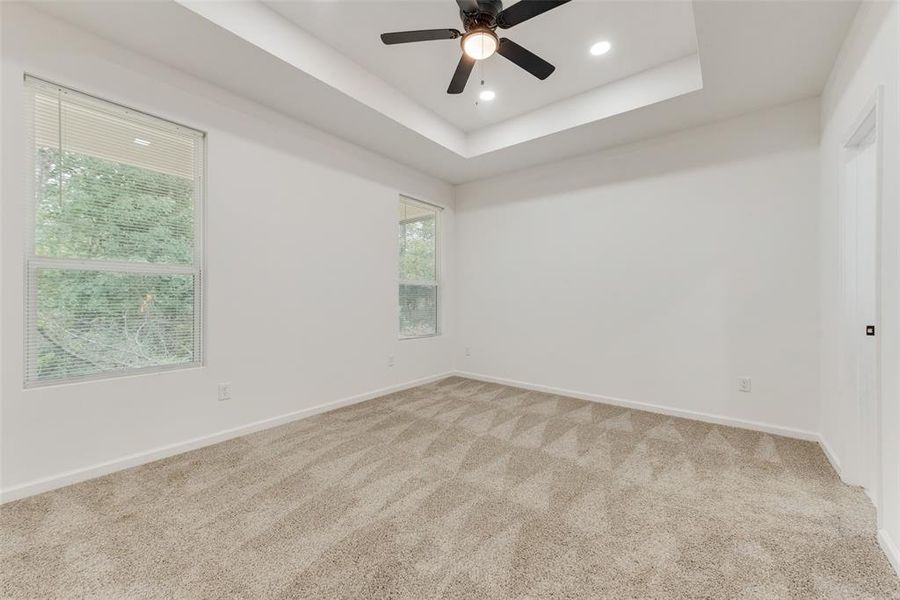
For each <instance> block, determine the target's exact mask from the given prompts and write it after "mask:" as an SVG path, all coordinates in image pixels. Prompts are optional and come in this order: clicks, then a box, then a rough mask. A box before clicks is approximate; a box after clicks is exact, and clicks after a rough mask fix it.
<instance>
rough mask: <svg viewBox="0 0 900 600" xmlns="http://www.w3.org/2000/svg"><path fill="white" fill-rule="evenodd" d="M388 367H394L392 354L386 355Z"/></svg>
mask: <svg viewBox="0 0 900 600" xmlns="http://www.w3.org/2000/svg"><path fill="white" fill-rule="evenodd" d="M388 366H389V367H393V366H394V355H393V354H389V355H388Z"/></svg>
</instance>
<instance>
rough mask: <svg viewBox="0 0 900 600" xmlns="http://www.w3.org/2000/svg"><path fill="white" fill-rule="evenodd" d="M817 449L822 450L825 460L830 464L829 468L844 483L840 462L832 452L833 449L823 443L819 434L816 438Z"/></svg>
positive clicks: (822, 438) (825, 442)
mask: <svg viewBox="0 0 900 600" xmlns="http://www.w3.org/2000/svg"><path fill="white" fill-rule="evenodd" d="M817 437H818V440H816V441H818V442H819V447H820V448H822V452H823V453H824V454H825V458H827V459H828V462H830V463H831V467H832V468H833V469H834V472H835V473H837V475H838V477H840V478H841V481H844V471H843V469H841V461H840V459H838V457H837V454H835V452H834V448H832V447H831V445H830V444H829V443H828V442H827V441H825V438H824V437H822V435H821V434H819V435H818V436H817Z"/></svg>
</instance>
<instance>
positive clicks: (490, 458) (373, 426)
mask: <svg viewBox="0 0 900 600" xmlns="http://www.w3.org/2000/svg"><path fill="white" fill-rule="evenodd" d="M874 524H875V515H874V511H873V509H872V506H871V505H870V503H869V502H868V501H867V500H866V498H865V496H864V494H863V493H862V491H860V490H859V489H857V488H852V487H848V486H845V485H843V484H842V483H841V482H840V481H839V480H838V478H837V476H836V475H835V473H834V471H833V470H832V469H831V467H830V466H829V464H828V463H827V461H826V459H825V457H824V456H823V455H822V452H821V451H820V450H819V448H818V447H817V446H816V445H815V444H812V443H808V442H800V441H796V440H790V439H785V438H780V437H776V436H771V435H766V434H762V433H755V432H750V431H744V430H740V429H732V428H728V427H721V426H716V425H709V424H706V423H699V422H695V421H688V420H683V419H674V418H669V417H665V416H660V415H655V414H651V413H646V412H640V411H634V410H625V409H623V408H618V407H614V406H607V405H603V404H594V403H589V402H584V401H581V400H574V399H571V398H563V397H559V396H552V395H548V394H540V393H536V392H529V391H525V390H519V389H514V388H509V387H504V386H500V385H493V384H485V383H479V382H475V381H470V380H465V379H460V378H450V379H446V380H444V381H441V382H438V383H435V384H431V385H426V386H422V387H418V388H415V389H412V390H408V391H405V392H401V393H397V394H392V395H390V396H385V397H383V398H378V399H375V400H371V401H368V402H365V403H362V404H358V405H355V406H351V407H348V408H344V409H341V410H337V411H334V412H330V413H326V414H323V415H320V416H317V417H313V418H310V419H306V420H302V421H297V422H295V423H292V424H289V425H285V426H282V427H278V428H275V429H270V430H267V431H264V432H260V433H257V434H254V435H249V436H246V437H242V438H239V439H235V440H232V441H229V442H224V443H222V444H218V445H216V446H211V447H208V448H204V449H200V450H196V451H193V452H189V453H186V454H181V455H179V456H175V457H172V458H168V459H165V460H161V461H158V462H155V463H152V464H149V465H145V466H142V467H137V468H134V469H130V470H128V471H123V472H119V473H116V474H113V475H110V476H107V477H103V478H101V479H95V480H93V481H88V482H85V483H82V484H79V485H74V486H70V487H68V488H64V489H61V490H57V491H54V492H50V493H46V494H42V495H40V496H36V497H32V498H28V499H24V500H20V501H17V502H13V503H10V504H7V505H5V506H3V507H2V509H0V526H2V530H0V533H2V550H0V551H2V554H0V596H2V598H6V599H11V598H28V599H35V598H110V599H112V598H116V599H119V598H123V599H127V598H324V599H332V598H409V599H417V600H418V599H424V598H478V599H487V598H521V599H525V598H531V599H536V598H616V599H620V598H642V599H643V598H679V599H680V598H728V599H746V598H827V599H833V600H848V599H853V598H878V599H884V598H900V579H898V578H897V577H896V576H895V575H894V574H893V572H892V570H891V568H890V566H889V564H888V562H887V560H886V559H885V557H884V556H883V554H882V553H881V551H880V549H879V547H878V545H877V542H876V538H875V525H874Z"/></svg>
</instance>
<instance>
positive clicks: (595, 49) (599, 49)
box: [591, 40, 612, 56]
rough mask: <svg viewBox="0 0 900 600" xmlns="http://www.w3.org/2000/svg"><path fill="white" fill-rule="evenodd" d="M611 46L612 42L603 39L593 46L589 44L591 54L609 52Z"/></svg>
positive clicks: (598, 54)
mask: <svg viewBox="0 0 900 600" xmlns="http://www.w3.org/2000/svg"><path fill="white" fill-rule="evenodd" d="M610 48H612V44H610V43H609V42H607V41H606V40H603V41H602V42H597V43H596V44H594V45H593V46H591V54H593V55H594V56H600V55H601V54H606V53H607V52H609V49H610Z"/></svg>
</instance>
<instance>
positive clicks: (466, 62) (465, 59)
mask: <svg viewBox="0 0 900 600" xmlns="http://www.w3.org/2000/svg"><path fill="white" fill-rule="evenodd" d="M474 66H475V59H474V58H471V57H470V56H469V55H468V54H463V55H462V56H461V57H460V59H459V64H458V65H456V72H455V73H454V74H453V79H451V80H450V87H448V88H447V93H448V94H462V92H463V90H464V89H466V82H467V81H469V74H471V73H472V67H474Z"/></svg>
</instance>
